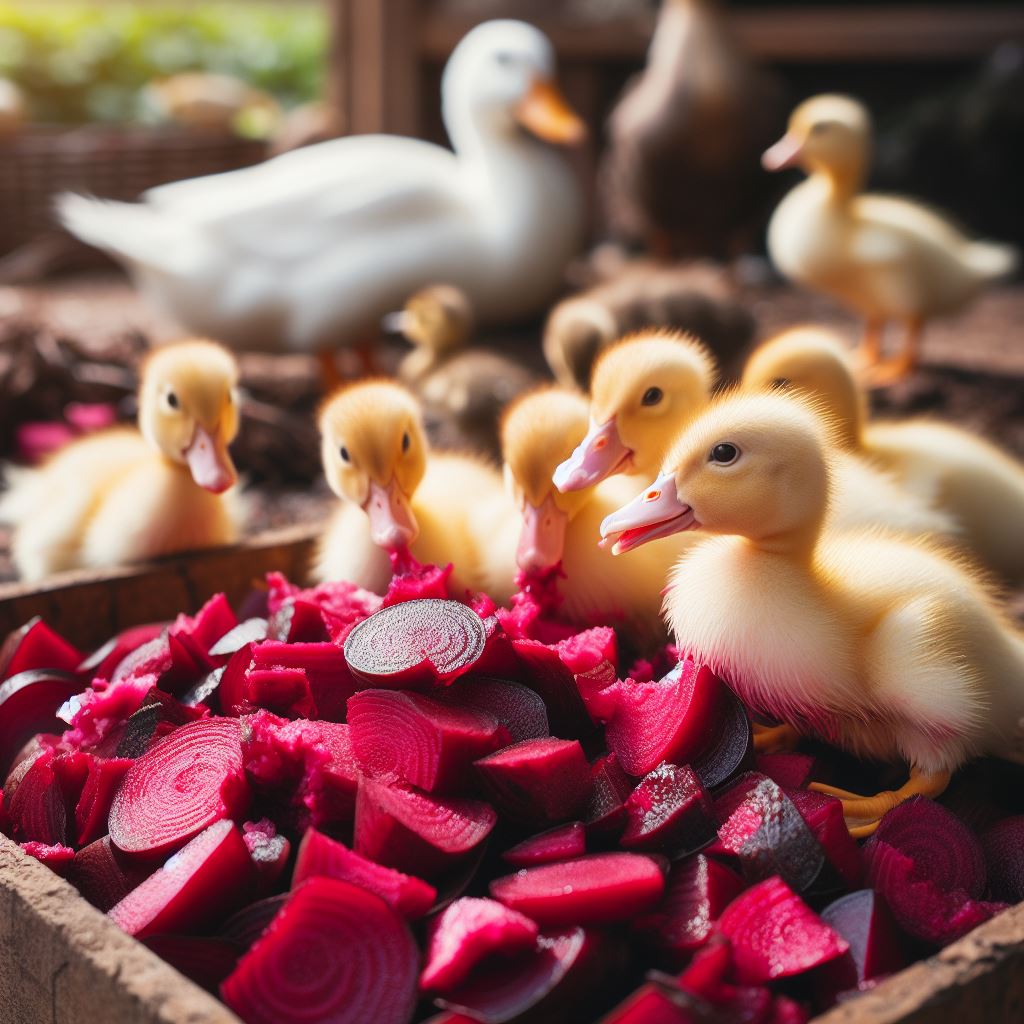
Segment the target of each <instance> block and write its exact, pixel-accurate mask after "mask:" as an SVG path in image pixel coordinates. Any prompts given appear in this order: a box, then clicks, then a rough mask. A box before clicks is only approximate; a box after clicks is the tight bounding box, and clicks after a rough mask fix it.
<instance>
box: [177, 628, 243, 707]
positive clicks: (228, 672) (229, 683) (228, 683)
mask: <svg viewBox="0 0 1024 1024" xmlns="http://www.w3.org/2000/svg"><path fill="white" fill-rule="evenodd" d="M254 646H255V644H245V645H243V646H242V647H240V648H239V649H238V650H237V651H235V653H234V654H232V655H231V657H230V658H228V662H227V664H226V665H225V666H224V667H223V668H221V669H216V670H215V671H217V672H219V673H220V676H219V678H218V679H217V685H216V706H217V707H218V708H219V709H220V713H221V714H222V715H235V716H237V715H246V714H251V713H252V712H253V711H255V710H256V709H255V708H254V707H253V705H252V704H250V703H249V698H248V696H247V693H246V676H247V674H248V672H249V668H250V666H251V665H252V650H253V647H254ZM208 679H209V677H207V680H208ZM207 680H203V681H202V682H200V683H198V684H197V686H198V687H203V688H204V689H205V690H207V691H208V692H207V693H206V701H207V702H208V701H209V700H210V699H211V697H212V696H213V693H212V692H209V687H208V686H207V685H206V684H207ZM195 689H196V687H193V690H190V691H189V692H188V693H187V694H185V697H186V698H188V697H189V696H190V695H191V694H192V693H193V691H194V690H195Z"/></svg>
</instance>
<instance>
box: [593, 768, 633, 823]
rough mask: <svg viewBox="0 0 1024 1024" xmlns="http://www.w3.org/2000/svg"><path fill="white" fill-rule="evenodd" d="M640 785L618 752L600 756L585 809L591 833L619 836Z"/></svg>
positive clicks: (594, 769) (594, 770)
mask: <svg viewBox="0 0 1024 1024" xmlns="http://www.w3.org/2000/svg"><path fill="white" fill-rule="evenodd" d="M634 786H636V779H634V778H632V777H631V776H629V775H627V774H626V773H625V772H624V771H623V770H622V765H621V764H619V759H618V758H617V757H616V756H615V755H614V754H609V755H608V756H607V757H602V758H599V759H598V760H597V761H595V762H594V764H593V767H592V770H591V791H590V797H589V799H588V801H587V807H586V810H585V812H584V820H585V822H586V828H587V833H588V834H590V835H595V836H609V835H616V834H618V833H619V832H621V831H622V830H623V828H624V827H625V825H626V801H627V800H628V799H629V794H630V793H632V792H633V787H634Z"/></svg>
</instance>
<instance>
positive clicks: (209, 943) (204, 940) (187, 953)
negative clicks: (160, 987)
mask: <svg viewBox="0 0 1024 1024" xmlns="http://www.w3.org/2000/svg"><path fill="white" fill-rule="evenodd" d="M142 941H143V945H145V946H148V947H149V948H150V949H151V950H152V951H153V952H154V953H156V955H157V956H158V957H160V958H161V959H162V960H166V961H167V963H169V964H170V965H171V966H172V967H173V968H174V969H175V970H176V971H179V972H180V973H182V974H184V975H185V977H186V978H190V979H191V980H192V981H194V982H195V983H196V984H197V985H198V986H199V987H200V988H204V989H206V991H207V992H212V993H213V994H214V995H216V994H217V992H218V990H219V988H220V983H221V982H222V981H223V980H224V979H225V978H226V977H227V976H228V975H229V974H230V973H231V972H232V971H233V970H234V969H235V967H236V966H237V964H238V958H239V957H240V956H241V955H242V952H243V950H242V947H241V946H239V945H238V944H237V943H234V942H230V941H229V940H228V939H220V938H211V937H208V936H201V935H150V936H149V937H148V938H146V939H143V940H142Z"/></svg>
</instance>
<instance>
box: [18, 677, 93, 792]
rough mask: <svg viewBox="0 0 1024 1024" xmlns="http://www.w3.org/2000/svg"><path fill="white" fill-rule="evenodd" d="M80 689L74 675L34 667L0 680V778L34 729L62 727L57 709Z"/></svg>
mask: <svg viewBox="0 0 1024 1024" xmlns="http://www.w3.org/2000/svg"><path fill="white" fill-rule="evenodd" d="M81 689H82V686H81V683H79V682H78V681H77V680H76V678H75V677H74V676H73V675H70V674H68V673H64V672H52V671H42V670H35V669H33V670H30V671H27V672H21V673H19V674H18V675H15V676H11V677H10V678H9V679H7V680H6V681H5V682H3V683H0V778H4V777H6V775H7V773H8V772H9V771H10V768H11V762H12V761H13V760H14V757H15V755H16V754H17V753H18V751H19V750H21V748H22V747H23V746H24V745H25V744H26V743H27V742H28V740H30V739H31V738H32V737H33V736H34V735H35V734H36V733H40V732H60V731H61V730H62V729H63V727H64V723H63V722H61V721H60V720H59V719H58V718H57V712H58V710H59V709H60V708H61V706H62V705H63V704H64V702H65V701H67V700H70V699H71V698H72V697H74V696H75V694H77V693H79V692H80V691H81Z"/></svg>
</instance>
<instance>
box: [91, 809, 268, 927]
mask: <svg viewBox="0 0 1024 1024" xmlns="http://www.w3.org/2000/svg"><path fill="white" fill-rule="evenodd" d="M252 885H253V866H252V861H251V860H250V858H249V851H248V850H247V849H246V846H245V842H244V840H243V839H242V834H241V833H240V832H239V831H238V829H237V828H236V827H235V826H234V825H233V824H232V823H231V822H230V821H218V822H217V823H216V824H215V825H211V826H210V827H209V828H208V829H206V831H204V832H201V833H200V834H199V835H198V836H196V837H195V839H193V840H192V841H191V842H190V843H188V844H187V845H186V846H185V847H184V849H182V850H181V851H179V852H178V853H177V854H175V855H174V856H173V857H171V859H170V860H169V861H167V863H166V864H164V866H163V867H162V868H159V869H158V870H157V871H155V872H154V873H153V874H152V875H150V876H149V878H147V879H146V880H145V881H144V882H143V883H142V884H141V885H140V886H138V887H137V888H136V889H133V890H132V891H131V892H130V893H129V894H128V895H127V896H125V898H124V899H123V900H121V902H120V903H118V904H117V905H116V906H114V907H112V908H111V909H110V917H111V918H112V919H113V921H114V922H115V924H117V925H118V926H119V927H121V928H123V929H124V930H125V931H126V932H127V933H128V934H129V935H134V936H135V937H136V938H144V937H145V936H147V935H158V934H160V933H161V932H177V931H191V930H196V929H200V928H202V927H203V926H204V925H206V924H209V923H210V922H211V921H215V920H216V919H217V918H218V917H220V916H222V915H223V914H225V913H227V912H228V911H230V910H232V909H233V908H234V907H235V906H237V905H238V904H240V903H241V902H242V901H243V900H244V899H245V897H246V896H247V895H248V894H249V892H250V890H251V888H252Z"/></svg>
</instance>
